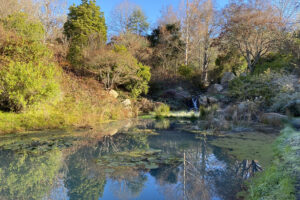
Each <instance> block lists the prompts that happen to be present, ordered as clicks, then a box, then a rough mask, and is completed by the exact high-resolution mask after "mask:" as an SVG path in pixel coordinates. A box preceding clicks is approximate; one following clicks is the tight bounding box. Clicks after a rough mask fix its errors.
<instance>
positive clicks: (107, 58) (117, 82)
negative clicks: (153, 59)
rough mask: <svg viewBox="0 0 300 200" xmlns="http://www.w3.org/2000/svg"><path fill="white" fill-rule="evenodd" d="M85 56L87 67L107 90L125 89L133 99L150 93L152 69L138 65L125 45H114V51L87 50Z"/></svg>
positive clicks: (101, 49) (102, 49) (105, 49)
mask: <svg viewBox="0 0 300 200" xmlns="http://www.w3.org/2000/svg"><path fill="white" fill-rule="evenodd" d="M84 55H85V59H84V60H85V65H86V67H87V68H88V69H89V70H90V71H91V72H93V73H94V74H96V76H97V77H99V80H100V81H101V82H102V83H103V84H104V85H105V87H106V88H107V89H112V88H117V87H123V88H125V89H127V90H128V91H129V92H131V94H132V96H133V97H137V96H139V95H140V94H142V93H144V94H146V93H147V92H148V88H149V86H148V82H149V81H150V78H151V73H150V68H149V67H148V66H145V65H142V64H141V63H138V61H137V60H136V59H135V58H134V57H133V56H132V55H131V53H130V52H129V51H128V50H127V48H126V47H125V46H124V45H114V47H113V49H111V48H100V49H87V50H86V51H85V53H84Z"/></svg>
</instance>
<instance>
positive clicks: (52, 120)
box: [0, 74, 132, 134]
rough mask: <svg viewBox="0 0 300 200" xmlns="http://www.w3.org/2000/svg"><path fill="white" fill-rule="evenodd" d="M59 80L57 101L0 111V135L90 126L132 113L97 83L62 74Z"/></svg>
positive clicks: (129, 115) (126, 116)
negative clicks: (19, 110) (60, 88)
mask: <svg viewBox="0 0 300 200" xmlns="http://www.w3.org/2000/svg"><path fill="white" fill-rule="evenodd" d="M62 80H63V81H62V83H61V87H62V94H61V99H60V100H59V101H58V102H55V103H45V104H43V103H40V104H38V105H35V106H32V107H30V108H28V109H26V110H25V111H23V112H21V113H13V112H1V111H0V134H5V133H14V132H24V131H35V130H46V129H65V128H70V127H71V128H72V127H93V126H97V125H98V124H99V123H104V122H107V121H110V120H118V119H124V118H128V117H131V114H132V112H131V110H129V109H126V108H125V107H124V106H123V105H122V104H121V103H120V102H119V101H118V100H117V99H115V98H113V97H111V96H110V95H109V94H108V92H107V91H105V90H103V89H102V87H101V85H100V84H99V83H98V82H97V81H95V80H93V79H81V78H77V77H75V76H72V75H69V74H63V78H62Z"/></svg>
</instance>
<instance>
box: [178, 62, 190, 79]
mask: <svg viewBox="0 0 300 200" xmlns="http://www.w3.org/2000/svg"><path fill="white" fill-rule="evenodd" d="M178 72H179V74H180V75H181V76H183V77H184V78H190V77H191V76H192V74H193V72H194V70H193V69H192V68H191V67H190V66H187V65H181V66H180V67H179V69H178Z"/></svg>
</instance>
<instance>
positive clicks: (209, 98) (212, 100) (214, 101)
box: [207, 97, 219, 104]
mask: <svg viewBox="0 0 300 200" xmlns="http://www.w3.org/2000/svg"><path fill="white" fill-rule="evenodd" d="M207 100H208V103H209V104H215V103H218V102H219V101H218V99H216V98H215V97H207Z"/></svg>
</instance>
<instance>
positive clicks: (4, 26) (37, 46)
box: [0, 13, 51, 63]
mask: <svg viewBox="0 0 300 200" xmlns="http://www.w3.org/2000/svg"><path fill="white" fill-rule="evenodd" d="M43 37H44V31H43V26H42V24H41V23H39V22H35V21H30V20H29V19H28V17H27V16H26V15H25V14H23V13H19V14H15V15H12V16H9V17H8V18H5V19H2V20H1V23H0V60H1V61H2V62H5V63H9V62H10V61H11V60H13V61H14V62H41V61H48V60H49V58H51V53H50V51H49V50H48V48H47V46H46V45H45V44H43V43H42V39H43Z"/></svg>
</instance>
